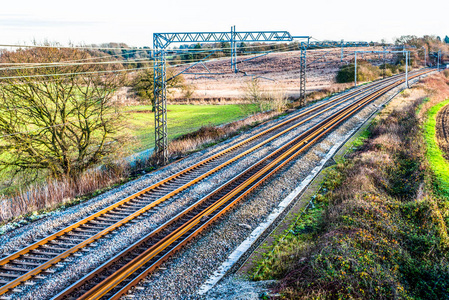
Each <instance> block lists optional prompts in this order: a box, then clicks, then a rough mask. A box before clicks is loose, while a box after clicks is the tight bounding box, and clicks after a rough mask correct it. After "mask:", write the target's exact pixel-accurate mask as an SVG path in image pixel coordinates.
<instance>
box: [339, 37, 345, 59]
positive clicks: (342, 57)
mask: <svg viewBox="0 0 449 300" xmlns="http://www.w3.org/2000/svg"><path fill="white" fill-rule="evenodd" d="M343 42H344V40H341V59H340V62H343Z"/></svg>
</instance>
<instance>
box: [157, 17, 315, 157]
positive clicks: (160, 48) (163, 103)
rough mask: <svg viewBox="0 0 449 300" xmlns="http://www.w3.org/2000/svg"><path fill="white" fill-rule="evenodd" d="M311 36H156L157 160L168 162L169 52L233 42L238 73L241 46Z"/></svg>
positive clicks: (262, 33)
mask: <svg viewBox="0 0 449 300" xmlns="http://www.w3.org/2000/svg"><path fill="white" fill-rule="evenodd" d="M294 39H307V43H308V42H309V39H310V37H309V36H292V35H291V34H290V33H289V32H288V31H236V30H235V26H232V27H231V31H230V32H171V33H154V34H153V48H154V49H153V51H154V52H153V59H154V121H155V157H156V160H157V163H158V164H162V165H164V164H166V163H167V162H168V140H167V72H166V51H167V49H168V47H169V46H170V45H171V44H173V43H230V44H231V68H232V70H233V71H234V72H235V73H237V72H239V70H238V68H237V43H242V42H291V41H293V40H294Z"/></svg>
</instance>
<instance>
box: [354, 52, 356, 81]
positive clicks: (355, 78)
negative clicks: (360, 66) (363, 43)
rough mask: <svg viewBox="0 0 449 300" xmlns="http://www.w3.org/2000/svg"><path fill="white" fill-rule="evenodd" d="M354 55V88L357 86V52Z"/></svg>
mask: <svg viewBox="0 0 449 300" xmlns="http://www.w3.org/2000/svg"><path fill="white" fill-rule="evenodd" d="M354 54H355V57H354V86H357V51H355V52H354Z"/></svg>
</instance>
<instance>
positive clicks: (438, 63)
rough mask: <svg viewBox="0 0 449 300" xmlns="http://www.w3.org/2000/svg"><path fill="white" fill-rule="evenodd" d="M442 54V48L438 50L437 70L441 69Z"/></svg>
mask: <svg viewBox="0 0 449 300" xmlns="http://www.w3.org/2000/svg"><path fill="white" fill-rule="evenodd" d="M440 55H441V50H438V59H437V70H438V71H440Z"/></svg>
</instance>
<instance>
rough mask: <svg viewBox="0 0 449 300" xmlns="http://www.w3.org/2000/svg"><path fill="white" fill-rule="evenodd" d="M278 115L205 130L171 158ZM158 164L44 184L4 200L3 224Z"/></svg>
mask: <svg viewBox="0 0 449 300" xmlns="http://www.w3.org/2000/svg"><path fill="white" fill-rule="evenodd" d="M278 114H279V113H278V112H266V113H260V114H256V115H253V116H250V117H248V118H245V119H243V120H239V121H235V122H232V123H229V124H226V125H223V126H216V127H215V126H206V127H202V128H201V129H199V130H197V131H195V132H192V133H189V134H186V135H184V136H182V137H180V138H178V139H176V140H174V141H171V142H170V143H169V157H170V159H171V160H173V159H176V158H179V157H182V156H185V155H186V154H188V153H191V152H193V151H197V150H199V149H202V148H204V147H206V146H209V145H211V144H214V143H217V142H219V141H222V140H224V139H226V138H229V137H231V136H234V135H236V134H238V133H239V132H241V131H242V130H243V129H245V128H249V127H251V126H255V125H257V124H260V123H261V122H264V121H266V120H269V119H271V118H273V117H274V116H276V115H278ZM155 162H156V160H155V158H154V157H150V158H149V159H148V161H145V162H140V163H138V164H137V165H135V166H134V167H132V168H131V167H130V166H129V164H128V163H126V162H121V163H116V164H113V165H110V166H108V167H103V168H99V169H96V170H94V171H90V172H86V173H84V174H82V175H81V176H79V177H78V178H68V177H67V178H62V179H59V180H49V181H47V182H45V183H42V184H34V185H31V186H29V187H27V188H25V189H23V190H20V191H18V192H17V193H15V194H14V195H12V196H2V197H1V198H0V223H2V222H5V221H7V220H11V219H13V218H16V217H19V216H24V215H26V214H28V213H30V212H33V211H39V210H51V209H54V208H56V207H58V206H60V205H61V204H64V205H65V206H68V205H69V206H70V205H74V204H76V203H78V202H79V201H81V200H82V199H86V198H88V197H90V196H95V195H96V194H98V193H100V192H103V191H104V190H106V189H108V188H111V187H112V186H114V185H116V184H119V183H122V182H126V181H128V180H129V178H130V176H135V175H136V174H138V173H140V171H142V170H148V169H153V168H155V167H156V163H155Z"/></svg>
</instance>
